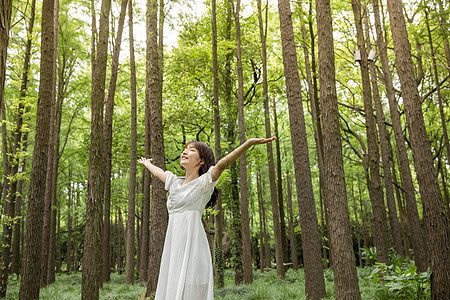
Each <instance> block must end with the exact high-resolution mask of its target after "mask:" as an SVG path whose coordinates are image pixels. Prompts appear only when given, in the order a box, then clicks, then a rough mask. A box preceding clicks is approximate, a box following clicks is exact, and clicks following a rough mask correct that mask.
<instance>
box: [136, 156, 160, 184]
mask: <svg viewBox="0 0 450 300" xmlns="http://www.w3.org/2000/svg"><path fill="white" fill-rule="evenodd" d="M138 163H140V164H143V165H144V166H145V167H146V168H147V169H148V170H149V171H150V172H151V173H152V174H153V175H154V176H155V177H158V178H159V180H161V181H162V182H164V183H165V182H166V177H167V174H166V173H165V172H164V171H163V169H161V168H160V167H157V166H155V165H154V164H152V159H151V158H144V157H141V158H140V159H139V160H138Z"/></svg>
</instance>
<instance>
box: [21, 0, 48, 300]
mask: <svg viewBox="0 0 450 300" xmlns="http://www.w3.org/2000/svg"><path fill="white" fill-rule="evenodd" d="M54 4H55V3H54V0H44V1H43V3H42V25H41V28H42V38H41V64H40V82H39V96H38V98H39V99H38V106H37V115H36V135H35V143H34V151H33V162H32V169H31V174H30V190H29V196H28V212H27V228H26V234H25V240H24V247H23V260H22V276H21V280H20V291H19V298H20V299H38V298H39V283H40V271H39V270H40V258H41V257H40V255H41V248H42V221H43V212H44V210H43V206H44V196H45V178H46V175H47V161H48V153H47V149H48V144H49V131H50V118H49V115H50V114H51V107H52V104H51V103H52V90H53V75H54V74H53V65H54V64H55V60H54V58H53V55H52V53H53V47H54V39H55V36H54V28H53V18H54Z"/></svg>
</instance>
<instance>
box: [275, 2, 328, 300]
mask: <svg viewBox="0 0 450 300" xmlns="http://www.w3.org/2000/svg"><path fill="white" fill-rule="evenodd" d="M278 10H279V17H280V27H281V44H282V50H283V65H284V75H285V82H286V93H287V98H288V107H289V122H290V124H291V141H292V151H293V153H295V155H294V170H295V179H296V180H295V182H296V186H297V200H298V206H299V207H301V208H302V209H299V213H300V226H301V228H302V247H303V263H304V268H305V292H306V295H307V297H308V298H309V299H320V298H323V297H325V296H326V291H325V280H324V277H323V268H322V256H321V252H320V238H319V230H318V226H317V224H318V223H317V215H316V206H315V202H314V191H313V188H312V182H311V169H310V164H309V153H308V141H307V137H306V125H305V119H304V114H303V105H302V96H301V86H300V76H299V74H298V68H297V65H298V61H297V54H296V46H295V40H294V30H293V25H292V19H291V9H290V3H289V1H286V0H279V1H278Z"/></svg>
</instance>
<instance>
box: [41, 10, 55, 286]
mask: <svg viewBox="0 0 450 300" xmlns="http://www.w3.org/2000/svg"><path fill="white" fill-rule="evenodd" d="M54 9H55V13H54V20H53V22H54V24H53V28H54V31H55V33H54V36H55V39H54V41H53V43H54V45H53V52H52V56H53V59H54V60H55V64H54V65H53V76H52V78H53V90H52V108H51V114H50V137H49V143H48V161H47V177H46V180H45V201H44V202H45V204H44V205H45V206H44V224H43V229H42V241H45V242H44V243H43V244H42V250H41V287H44V286H46V285H48V284H49V282H48V270H49V269H50V266H49V262H50V261H52V262H53V263H54V259H53V260H52V257H51V256H50V251H51V250H50V248H53V250H54V247H52V243H54V241H55V240H54V234H55V232H54V230H53V227H52V221H53V218H52V214H54V212H55V210H54V206H53V203H52V202H53V199H52V196H53V189H54V188H55V187H54V186H53V178H54V174H55V169H54V158H55V155H57V154H56V153H55V139H56V129H55V110H56V103H55V100H56V77H57V73H56V58H57V49H58V23H57V21H58V12H59V1H55V5H54Z"/></svg>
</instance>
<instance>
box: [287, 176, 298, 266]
mask: <svg viewBox="0 0 450 300" xmlns="http://www.w3.org/2000/svg"><path fill="white" fill-rule="evenodd" d="M286 185H287V207H288V215H289V222H288V223H289V242H290V246H291V259H292V268H293V269H294V270H297V269H298V258H297V244H296V243H295V232H294V213H293V208H292V188H291V177H290V175H289V170H286Z"/></svg>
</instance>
